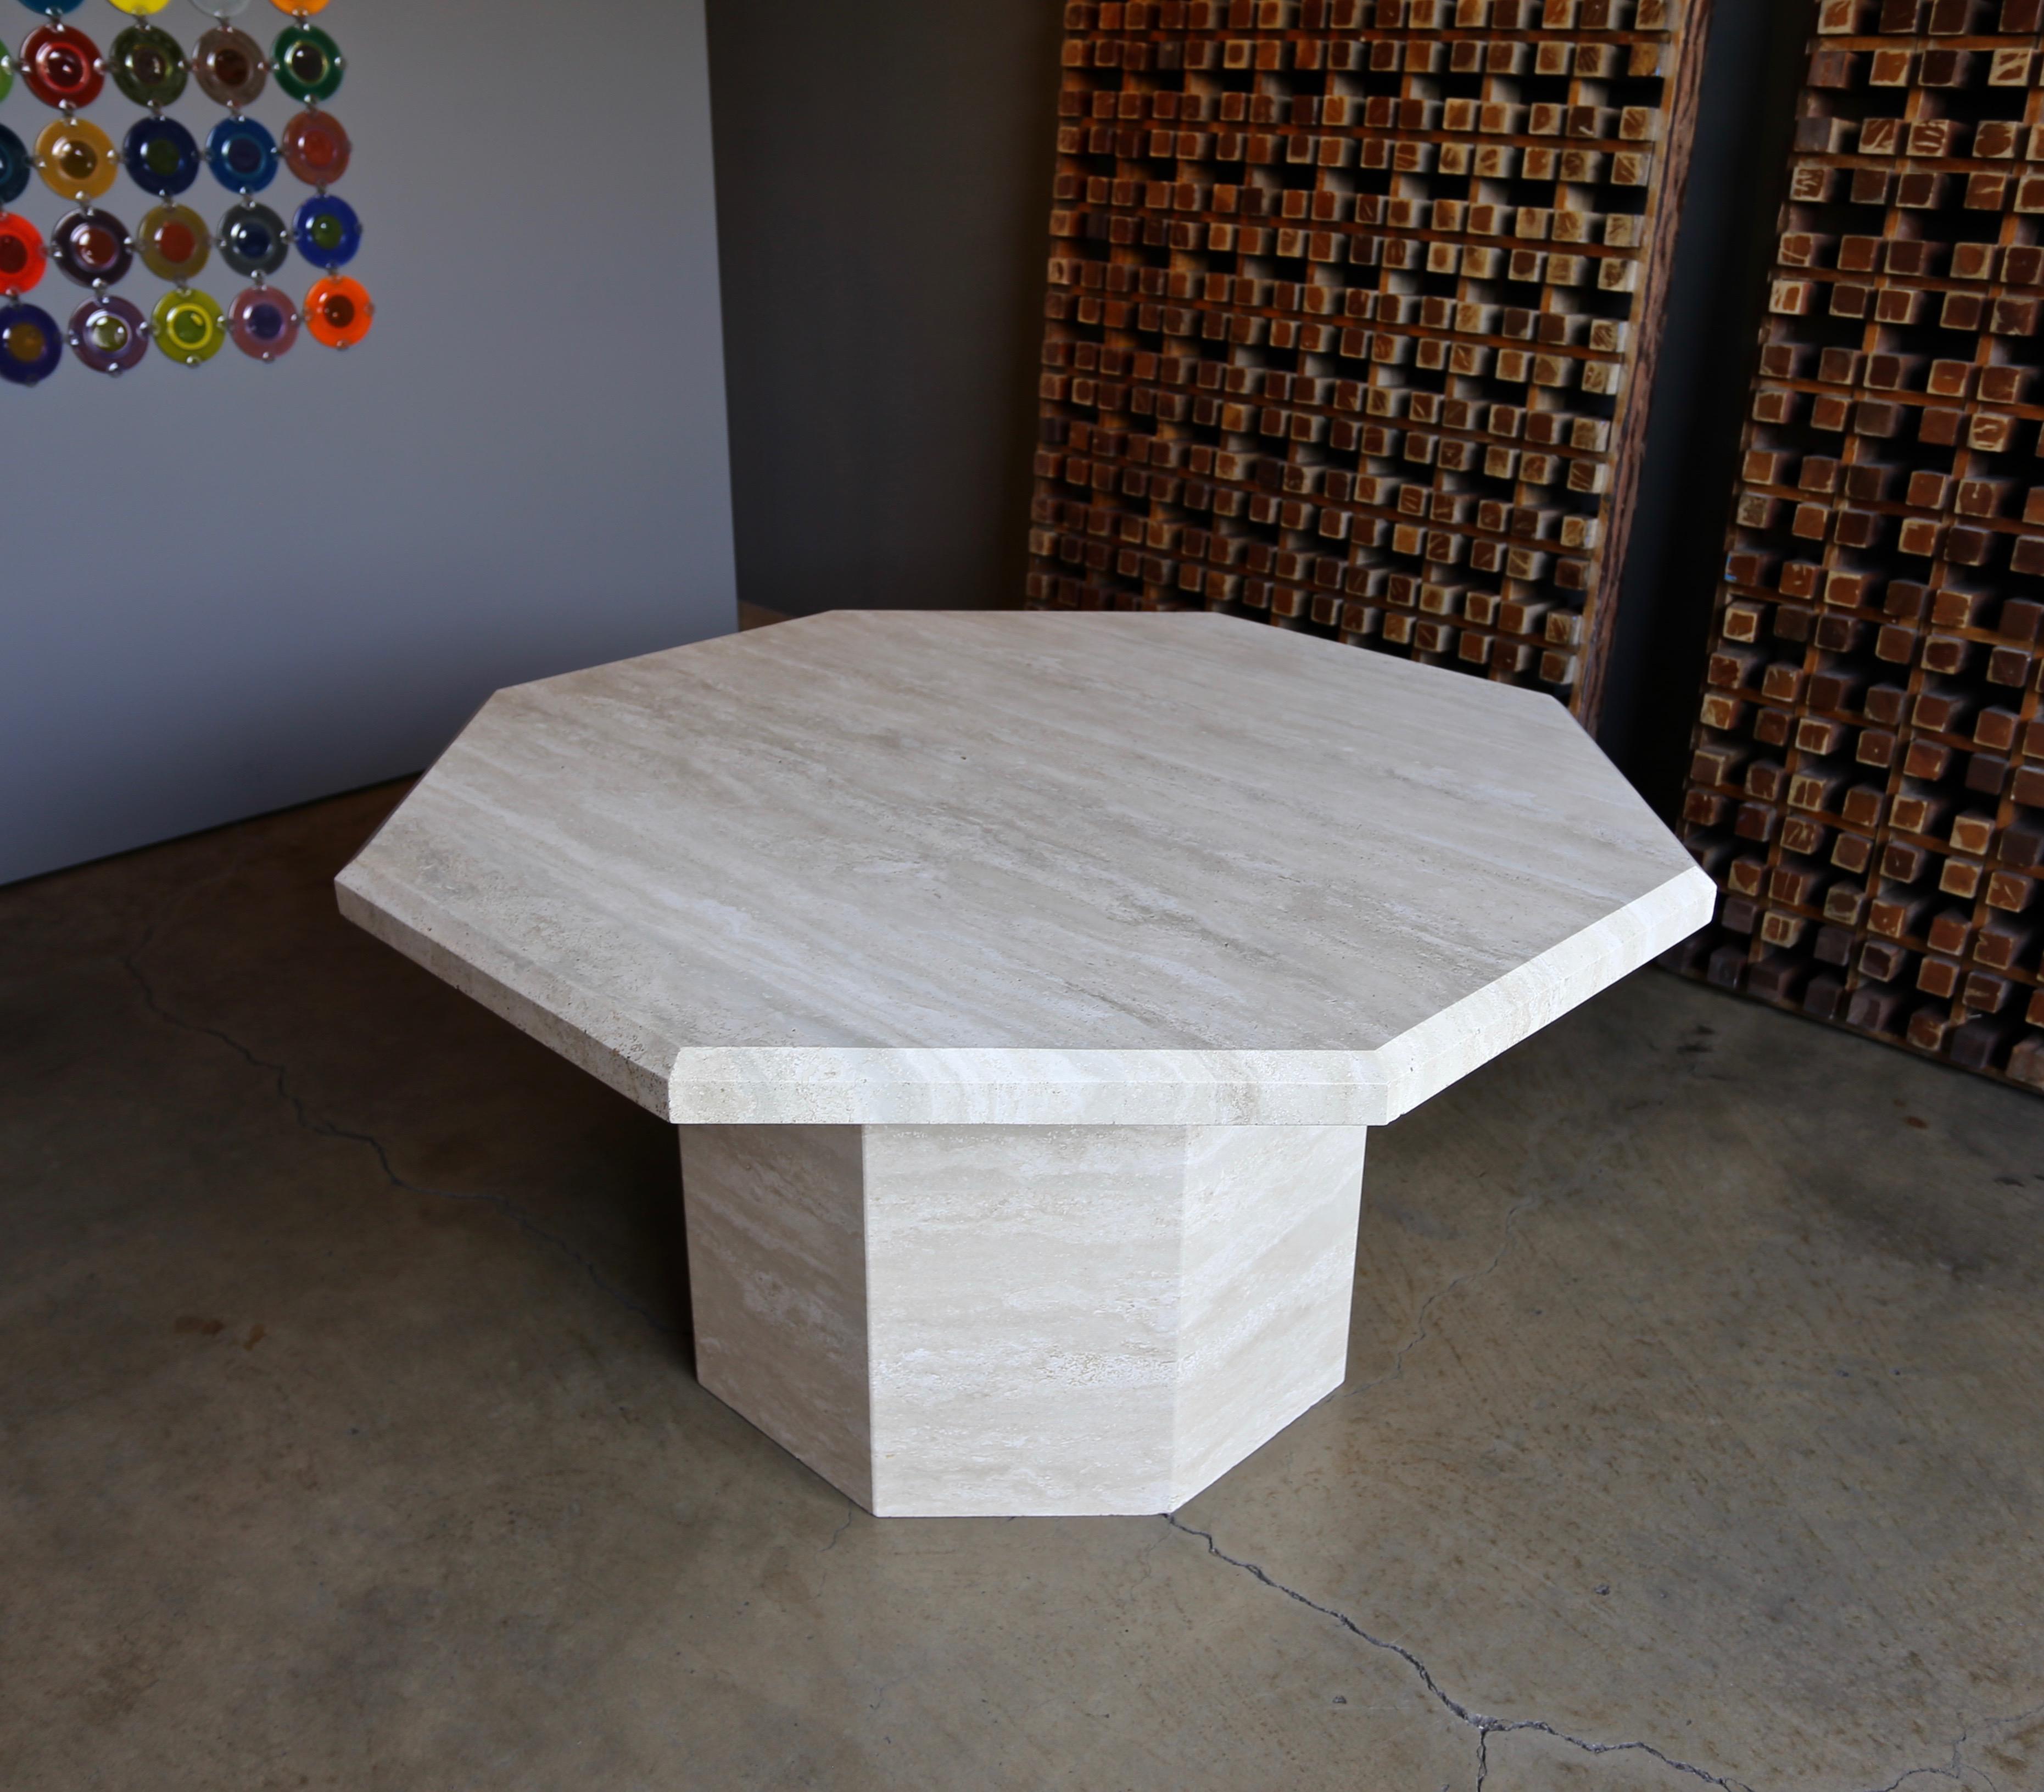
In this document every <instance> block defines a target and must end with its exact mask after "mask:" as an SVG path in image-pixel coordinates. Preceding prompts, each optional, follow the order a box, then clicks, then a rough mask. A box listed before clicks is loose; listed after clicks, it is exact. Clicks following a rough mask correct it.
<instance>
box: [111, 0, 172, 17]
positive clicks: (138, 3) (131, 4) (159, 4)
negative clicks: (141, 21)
mask: <svg viewBox="0 0 2044 1792" xmlns="http://www.w3.org/2000/svg"><path fill="white" fill-rule="evenodd" d="M170 3H171V0H113V4H114V5H115V6H118V7H119V8H120V9H121V11H122V12H124V13H133V14H134V15H135V16H136V17H137V18H147V17H148V16H149V14H150V13H160V12H161V11H162V10H163V9H164V8H165V7H166V6H168V5H170Z"/></svg>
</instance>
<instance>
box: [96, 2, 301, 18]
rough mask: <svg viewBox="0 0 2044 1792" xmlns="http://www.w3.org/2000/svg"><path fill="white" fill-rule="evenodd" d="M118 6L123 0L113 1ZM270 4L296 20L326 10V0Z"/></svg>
mask: <svg viewBox="0 0 2044 1792" xmlns="http://www.w3.org/2000/svg"><path fill="white" fill-rule="evenodd" d="M113 3H114V4H115V5H116V6H118V5H120V3H121V0H113ZM270 4H271V6H275V8H276V9H277V10H278V11H279V12H280V13H290V15H291V16H292V17H294V18H301V17H302V18H309V17H312V15H313V13H323V12H325V10H326V0H270Z"/></svg>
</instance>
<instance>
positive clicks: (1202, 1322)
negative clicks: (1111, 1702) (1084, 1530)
mask: <svg viewBox="0 0 2044 1792" xmlns="http://www.w3.org/2000/svg"><path fill="white" fill-rule="evenodd" d="M681 1132H682V1181H683V1194H684V1199H685V1201H686V1206H687V1213H688V1239H689V1262H690V1279H691V1282H692V1285H693V1288H694V1308H695V1328H696V1361H697V1375H699V1377H700V1378H701V1381H702V1383H703V1385H704V1386H705V1387H707V1388H708V1389H709V1390H710V1391H711V1392H712V1393H713V1394H716V1395H717V1396H718V1398H720V1399H722V1400H724V1402H727V1403H728V1405H730V1406H732V1407H733V1408H734V1409H736V1410H737V1411H738V1412H739V1413H742V1414H743V1416H744V1417H746V1418H747V1419H749V1420H751V1422H752V1423H753V1424H755V1425H757V1426H758V1427H759V1429H761V1430H762V1431H763V1432H766V1433H767V1436H770V1437H771V1438H773V1439H774V1440H775V1441H776V1442H778V1444H781V1445H782V1447H783V1448H786V1449H787V1450H788V1451H789V1452H790V1453H791V1454H793V1455H794V1456H797V1457H798V1458H800V1459H801V1460H802V1461H803V1462H805V1463H808V1464H809V1467H812V1468H813V1469H814V1470H816V1472H817V1473H818V1474H820V1475H823V1476H824V1478H825V1479H828V1481H830V1482H832V1484H833V1485H835V1486H837V1487H839V1488H840V1489H842V1490H843V1491H844V1492H845V1493H847V1494H849V1495H851V1498H854V1499H855V1500H857V1501H858V1502H859V1504H860V1505H862V1506H865V1507H866V1509H868V1510H870V1511H871V1512H873V1513H876V1514H878V1515H879V1516H881V1517H994V1516H997V1517H1009V1516H1014V1515H1018V1514H1020V1515H1041V1516H1051V1515H1073V1516H1078V1515H1087V1514H1105V1513H1159V1512H1169V1511H1171V1510H1174V1509H1176V1508H1177V1507H1178V1506H1181V1505H1183V1504H1184V1503H1185V1502H1186V1501H1187V1500H1189V1499H1190V1498H1192V1497H1193V1494H1197V1493H1198V1492H1199V1491H1200V1490H1201V1488H1203V1487H1204V1486H1207V1485H1208V1483H1209V1482H1212V1481H1213V1480H1215V1479H1216V1478H1217V1477H1219V1476H1220V1475H1224V1474H1225V1473H1226V1472H1227V1471H1228V1470H1229V1469H1231V1468H1232V1467H1234V1466H1235V1464H1236V1463H1239V1462H1240V1461H1242V1460H1243V1458H1244V1457H1246V1456H1249V1455H1250V1454H1251V1452H1254V1450H1255V1449H1256V1448H1258V1446H1259V1445H1261V1444H1263V1443H1265V1442H1266V1441H1267V1440H1269V1439H1270V1437H1272V1436H1274V1435H1275V1434H1276V1433H1277V1432H1279V1431H1281V1430H1282V1429H1284V1428H1285V1426H1286V1425H1289V1424H1290V1423H1291V1421H1293V1419H1295V1418H1297V1417H1298V1416H1299V1415H1300V1414H1301V1413H1303V1412H1304V1411H1305V1410H1306V1409H1307V1408H1308V1407H1309V1406H1312V1405H1313V1404H1314V1403H1315V1402H1317V1401H1319V1400H1320V1399H1322V1398H1324V1397H1325V1396H1326V1395H1327V1394H1331V1393H1332V1392H1333V1391H1334V1390H1335V1388H1337V1387H1339V1386H1340V1385H1341V1382H1342V1379H1343V1375H1344V1374H1345V1372H1346V1369H1347V1356H1348V1321H1349V1302H1350V1290H1351V1288H1352V1286H1353V1284H1354V1273H1355V1248H1356V1226H1357V1221H1358V1217H1359V1215H1360V1210H1361V1204H1362V1164H1363V1147H1364V1140H1365V1138H1366V1131H1365V1129H1363V1128H1362V1127H1359V1126H1263V1127H1233V1126H1189V1127H1187V1126H1173V1127H1151V1126H1119V1127H1066V1126H685V1127H683V1128H682V1129H681Z"/></svg>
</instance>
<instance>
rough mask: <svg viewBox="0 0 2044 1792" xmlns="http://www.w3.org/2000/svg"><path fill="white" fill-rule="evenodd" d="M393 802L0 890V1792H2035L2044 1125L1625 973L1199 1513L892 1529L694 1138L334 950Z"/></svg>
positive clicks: (1399, 1148)
mask: <svg viewBox="0 0 2044 1792" xmlns="http://www.w3.org/2000/svg"><path fill="white" fill-rule="evenodd" d="M395 794H396V793H395V792H394V791H390V790H385V791H381V792H370V793H366V794H362V795H359V796H355V797H352V798H344V799H342V800H340V801H338V802H332V803H328V804H324V805H321V806H317V807H314V808H311V809H304V810H301V811H298V812H295V813H291V814H288V815H285V816H281V817H273V818H271V819H269V820H267V821H259V822H256V823H253V824H251V825H247V826H244V827H240V828H235V829H227V830H225V831H222V832H221V833H214V834H211V835H207V836H202V837H200V838H198V839H194V840H186V841H183V842H180V843H178V844H173V845H170V846H167V847H163V848H157V849H156V850H154V851H152V852H144V853H140V854H137V855H135V856H131V857H129V858H126V859H119V860H115V861H113V862H110V863H105V864H101V865H98V866H94V867H88V868H86V869H84V870H82V871H75V872H71V873H67V874H65V875H60V876H57V877H52V878H48V879H42V880H40V881H38V882H36V883H29V884H25V885H19V886H15V887H13V888H12V889H9V890H0V1165H4V1171H0V1241H3V1242H4V1248H0V1569H4V1573H0V1786H4V1787H6V1788H7V1789H8V1792H25V1789H30V1788H33V1789H36V1792H43V1789H49V1792H73V1789H78V1788H91V1787H116V1788H130V1787H133V1788H148V1789H150V1792H179V1789H183V1788H192V1789H200V1788H204V1789H206V1792H221V1789H232V1792H255V1789H264V1788H280V1789H282V1788H294V1787H317V1788H349V1789H359V1788H368V1789H376V1792H382V1789H386V1788H387V1789H390V1792H428V1789H436V1788H442V1787H445V1788H459V1789H463V1792H468V1789H475V1788H490V1789H501V1788H521V1789H522V1788H549V1789H551V1788H555V1787H559V1788H563V1789H566V1788H574V1789H576V1792H624V1789H628V1788H631V1789H636V1788H648V1789H652V1788H658V1789H661V1792H667V1789H672V1788H724V1787H755V1786H756V1787H809V1786H813V1787H819V1788H828V1789H833V1792H836V1789H863V1788H882V1787H885V1788H932V1789H944V1792H951V1789H954V1788H1014V1789H1016V1792H1025V1789H1034V1788H1039V1787H1066V1788H1083V1789H1086V1792H1123V1789H1129V1792H1134V1789H1141V1792H1150V1789H1152V1788H1155V1789H1159V1792H1162V1789H1166V1788H1169V1789H1172V1792H1204V1789H1208V1788H1212V1789H1229V1792H1235V1789H1247V1792H1261V1789H1263V1788H1272V1789H1276V1788H1286V1789H1291V1788H1306V1789H1318V1788H1323V1787H1324V1788H1329V1789H1333V1788H1340V1789H1342V1792H1435V1789H1436V1788H1441V1789H1452V1792H1473V1789H1475V1788H1477V1787H1479V1786H1481V1787H1484V1788H1486V1789H1488V1792H1564V1789H1566V1792H1679V1789H1680V1788H1681V1787H1683V1786H1694V1785H1696V1784H1697V1783H1699V1782H1708V1783H1712V1784H1717V1785H1724V1786H1739V1787H1751V1788H1755V1789H1757V1792H1789V1789H1796V1792H1803V1789H1808V1792H1873V1789H1875V1788H1887V1787H1894V1786H1901V1785H1904V1784H1920V1785H1921V1786H1924V1787H1926V1788H1927V1787H1929V1786H1931V1785H1933V1784H1934V1783H1937V1782H1940V1781H1942V1782H1945V1783H1946V1784H1949V1785H1952V1786H1962V1787H1965V1788H1968V1789H1979V1792H2024V1789H2031V1792H2034V1789H2038V1788H2044V1398H2041V1397H2044V1102H2039V1101H2037V1100H2035V1099H2034V1098H2027V1097H2025V1096H2022V1095H2019V1094H2015V1093H2014V1092H2012V1091H2011V1090H2006V1089H2002V1088H1998V1087H1992V1086H1988V1085H1987V1084H1984V1083H1978V1082H1974V1081H1970V1080H1967V1079H1964V1078H1962V1077H1960V1076H1958V1075H1954V1074H1953V1073H1951V1072H1949V1071H1943V1070H1941V1069H1938V1068H1937V1067H1934V1066H1931V1065H1929V1064H1927V1063H1922V1062H1919V1061H1917V1060H1915V1059H1910V1058H1907V1057H1904V1056H1901V1055H1900V1054H1898V1053H1891V1052H1884V1051H1882V1050H1881V1049H1880V1048H1877V1047H1873V1046H1871V1045H1869V1044H1865V1043H1863V1042H1861V1041H1859V1040H1854V1039H1851V1038H1847V1037H1845V1036H1841V1035H1836V1034H1832V1033H1826V1032H1823V1031H1821V1030H1819V1029H1817V1028H1815V1027H1814V1026H1811V1025H1805V1024H1803V1023H1801V1022H1799V1021H1796V1020H1794V1019H1792V1018H1790V1017H1785V1016H1783V1015H1781V1014H1778V1013H1774V1012H1773V1011H1771V1010H1767V1009H1760V1008H1757V1007H1752V1006H1745V1005H1743V1004H1741V1003H1739V1002H1736V1001H1735V1000H1733V999H1731V998H1726V997H1723V996H1719V995H1718V994H1715V993H1713V992H1711V991H1708V990H1703V989H1700V988H1697V987H1695V986H1691V985H1689V984H1686V983H1680V982H1677V981H1676V980H1675V979H1673V978H1671V977H1669V976H1666V975H1663V974H1662V973H1660V972H1658V971H1653V972H1648V973H1646V974H1645V975H1642V976H1640V977H1639V978H1636V979H1634V980H1633V981H1632V982H1631V983H1628V984H1627V985H1625V986H1623V987H1621V988H1619V989H1618V990H1615V991H1613V992H1612V994H1609V995H1608V996H1607V997H1605V998H1604V999H1602V1000H1601V1001H1600V1002H1596V1003H1595V1004H1593V1006H1591V1007H1589V1009H1585V1011H1583V1012H1582V1013H1579V1014H1577V1015H1576V1016H1575V1017H1573V1018H1571V1019H1570V1020H1569V1021H1566V1022H1565V1023H1564V1024H1562V1025H1560V1026H1558V1027H1556V1028H1555V1029H1553V1030H1552V1031H1551V1032H1550V1033H1547V1034H1546V1035H1545V1036H1542V1037H1541V1038H1539V1039H1537V1040H1534V1041H1533V1042H1532V1043H1531V1044H1528V1045H1527V1046H1525V1047H1523V1048H1520V1050H1519V1051H1517V1052H1515V1053H1513V1054H1512V1055H1511V1056H1509V1057H1508V1058H1506V1059H1504V1060H1502V1061H1500V1062H1499V1063H1496V1064H1495V1065H1493V1066H1492V1067H1490V1068H1489V1070H1487V1071H1485V1072H1483V1073H1482V1074H1481V1075H1477V1077H1475V1078H1473V1079H1471V1080H1470V1082H1468V1083H1466V1084H1464V1085H1463V1086H1461V1087H1460V1088H1458V1089H1457V1090H1454V1091H1453V1092H1451V1093H1450V1094H1447V1095H1446V1096H1443V1098H1440V1099H1439V1101H1438V1102H1435V1104H1433V1106H1431V1107H1430V1108H1428V1109H1426V1110H1424V1111H1423V1112H1422V1113H1420V1114H1418V1115H1416V1116H1415V1117H1412V1118H1411V1119H1409V1120H1408V1121H1404V1122H1401V1123H1400V1125H1397V1126H1396V1127H1394V1128H1392V1129H1389V1130H1388V1131H1386V1132H1383V1133H1381V1134H1380V1135H1378V1136H1377V1139H1376V1140H1374V1142H1373V1147H1372V1158H1371V1164H1370V1186H1369V1189H1368V1191H1367V1201H1366V1213H1365V1217H1364V1223H1363V1234H1362V1259H1361V1267H1360V1269H1359V1271H1358V1282H1357V1304H1356V1317H1355V1327H1354V1354H1353V1365H1352V1369H1353V1372H1352V1375H1351V1379H1350V1382H1349V1385H1348V1386H1347V1388H1346V1389H1345V1390H1343V1392H1342V1393H1340V1394H1338V1395H1336V1396H1335V1398H1332V1399H1331V1400H1329V1401H1328V1402H1326V1403H1325V1404H1324V1405H1323V1406H1320V1407H1319V1408H1318V1409H1316V1410H1315V1411H1314V1412H1312V1413H1310V1414H1309V1415H1308V1417H1306V1418H1305V1419H1304V1421H1301V1423H1300V1424H1299V1425H1297V1426H1296V1427H1294V1428H1293V1429H1292V1430H1291V1431H1290V1432H1288V1433H1286V1434H1285V1436H1282V1437H1281V1438H1280V1439H1278V1440H1277V1441H1276V1442H1275V1443H1274V1444H1272V1445H1270V1447H1269V1448H1266V1449H1265V1450H1264V1451H1263V1452H1262V1453H1261V1454H1260V1455H1258V1456H1256V1457H1255V1458H1254V1459H1251V1461H1250V1462H1248V1463H1245V1464H1244V1465H1243V1466H1242V1467H1239V1468H1238V1469H1237V1470H1235V1472H1234V1473H1232V1474H1231V1475H1228V1477H1227V1478H1226V1479H1224V1480H1223V1481H1222V1482H1220V1483H1219V1484H1218V1485H1217V1486H1215V1487H1214V1488H1212V1490H1209V1491H1208V1493H1206V1494H1204V1495H1202V1496H1201V1498H1199V1499H1198V1500H1197V1501H1196V1502H1194V1503H1193V1505H1192V1506H1189V1508H1187V1509H1185V1510H1184V1511H1182V1512H1181V1513H1178V1514H1177V1515H1176V1516H1175V1517H1172V1518H1170V1519H1165V1518H1152V1519H1110V1520H1090V1521H1014V1522H1009V1523H1001V1522H996V1521H942V1522H936V1521H889V1522H876V1521H874V1520H872V1519H870V1518H869V1517H866V1515H865V1514H864V1513H861V1512H859V1511H857V1510H856V1509H852V1508H851V1507H850V1506H847V1502H846V1501H845V1500H844V1499H843V1498H842V1497H841V1496H840V1495H839V1494H836V1493H835V1492H833V1491H832V1490H831V1489H830V1488H829V1487H828V1486H825V1485H824V1483H823V1482H820V1481H819V1480H817V1479H816V1478H815V1477H814V1476H813V1475H810V1474H809V1473H808V1472H807V1471H805V1470H804V1469H802V1468H801V1467H799V1466H798V1465H797V1463H794V1462H793V1461H792V1460H791V1459H789V1458H788V1457H787V1456H784V1455H782V1453H781V1452H779V1451H778V1449H776V1448H774V1445H772V1444H769V1443H768V1442H767V1440H765V1439H764V1438H763V1437H762V1436H759V1434H758V1433H756V1432H754V1431H752V1430H751V1429H750V1428H749V1427H748V1426H747V1425H745V1424H744V1423H743V1421H740V1419H738V1418H736V1417H735V1416H734V1415H732V1413H730V1412H728V1410H726V1409H724V1407H722V1406H720V1405H719V1404H718V1403H717V1402H716V1401H715V1400H713V1399H712V1398H710V1397H709V1396H708V1395H706V1394H704V1393H703V1392H702V1391H701V1390H700V1389H699V1388H698V1387H697V1386H696V1384H695V1382H694V1380H693V1379H691V1376H690V1369H689V1347H688V1314H687V1296H686V1271H685V1264H684V1261H683V1252H682V1229H681V1225H680V1218H681V1209H680V1190H679V1188H678V1171H677V1168H676V1152H675V1150H674V1137H673V1135H672V1133H671V1132H670V1131H668V1130H667V1129H665V1128H663V1127H662V1126H660V1125H658V1124H657V1123H655V1121H652V1120H651V1119H649V1118H648V1117H647V1116H645V1115H644V1114H643V1113H639V1112H638V1111H636V1109H632V1108H631V1107H629V1106H627V1105H626V1104H625V1103H624V1102H623V1101H622V1100H621V1099H620V1098H617V1097H616V1096H613V1095H612V1094H609V1092H608V1091H606V1090H604V1089H602V1088H601V1087H599V1086H597V1085H596V1084H595V1083H592V1082H590V1081H589V1080H587V1079H585V1078H584V1077H582V1076H581V1075H578V1073H576V1072H575V1071H572V1070H570V1069H568V1068H567V1067H565V1066H564V1065H563V1064H562V1063H559V1061H557V1060H556V1059H554V1058H552V1057H551V1056H549V1055H548V1053H546V1052H544V1051H542V1050H540V1049H539V1048H536V1047H534V1046H532V1045H530V1044H528V1043H527V1042H526V1041H524V1040H522V1039H521V1038H520V1037H519V1036H517V1034H515V1033H513V1032H511V1031H510V1029H508V1028H506V1027H505V1026H504V1025H501V1023H499V1022H498V1021H495V1020H494V1019H492V1018H490V1017H489V1016H488V1015H486V1014H485V1013H482V1012H481V1011H479V1010H478V1009H475V1008H474V1007H472V1006H470V1005H469V1004H468V1003H467V1002H463V1001H462V1000H461V999H459V998H456V997H455V996H454V995H452V994H451V993H449V992H448V991H447V990H444V989H442V988H440V986H438V985H436V984H435V983H433V982H432V981H431V980H430V979H428V978H427V977H426V976H425V975H424V974H423V973H421V972H420V971H417V970H414V969H413V967H411V966H410V965H409V964H407V963H403V962H401V961H400V960H399V959H397V958H395V957H394V956H392V955H390V954H389V953H387V952H385V951H383V950H382V948H378V947H377V946H376V945H375V944H373V943H371V941H370V940H367V938H366V937H363V936H358V935H356V934H355V933H352V931H351V930H350V929H348V928H347V927H346V926H344V925H343V924H342V923H341V922H340V921H339V920H338V919H337V917H336V914H335V913H334V907H333V902H332V897H331V894H330V892H329V888H328V885H329V880H330V879H332V875H333V873H334V872H335V871H336V869H338V868H339V867H340V865H341V864H342V863H343V862H344V860H345V859H347V858H348V856H350V854H351V853H352V850H353V849H354V848H355V846H356V845H357V844H359V842H360V841H361V840H362V839H363V837H364V836H366V835H367V833H368V832H369V831H370V830H371V829H372V828H373V827H374V826H375V824H376V822H377V821H378V818H379V817H380V816H381V815H382V813H383V812H384V811H385V810H386V809H387V807H388V806H390V803H391V802H392V801H393V800H394V797H395ZM1912 1776H1914V1777H1913V1778H1912Z"/></svg>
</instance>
